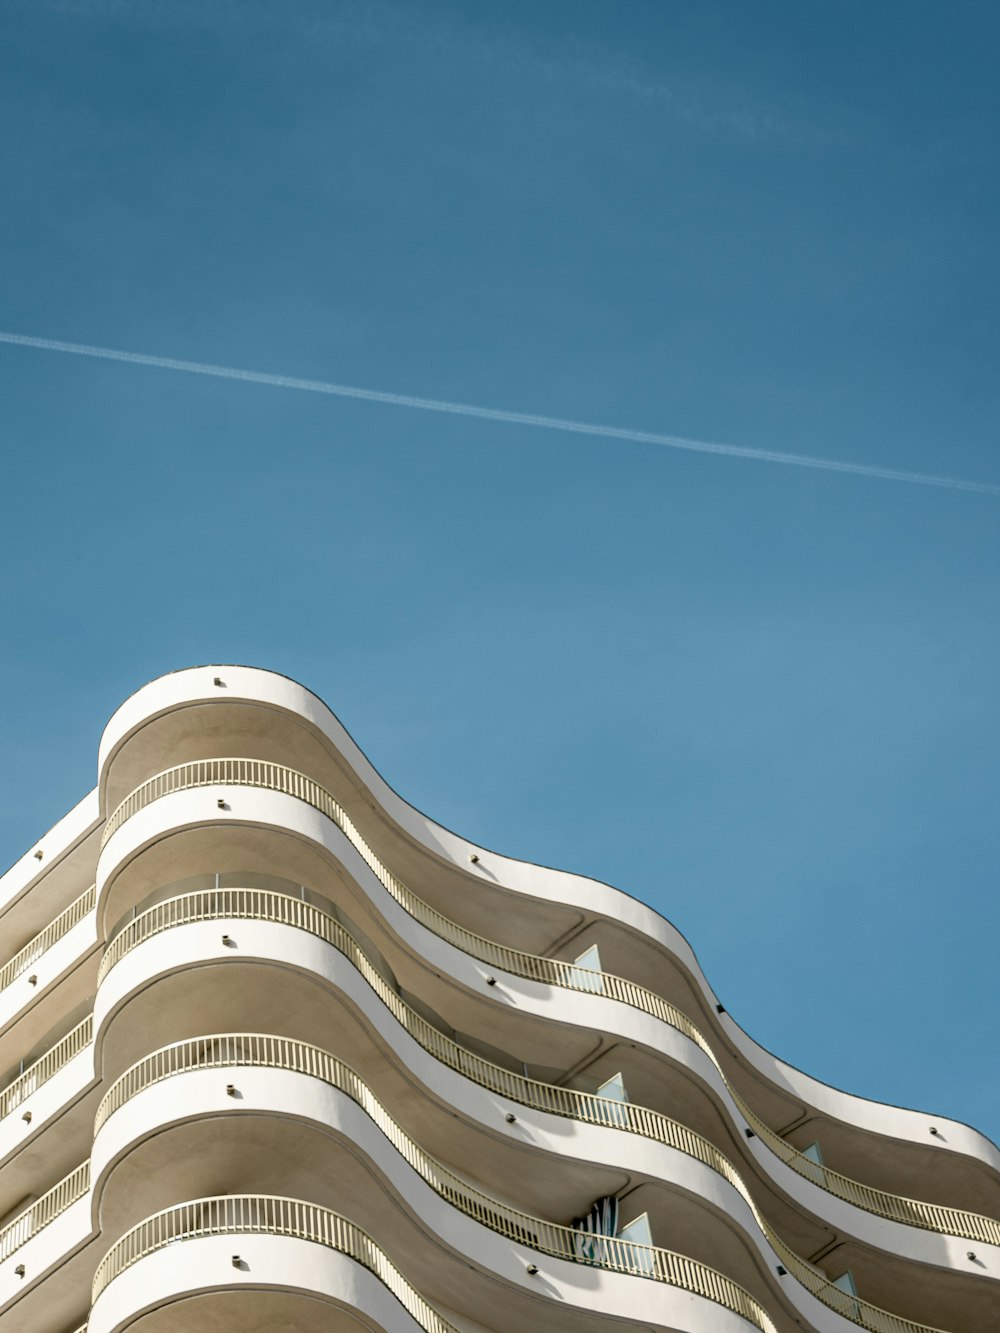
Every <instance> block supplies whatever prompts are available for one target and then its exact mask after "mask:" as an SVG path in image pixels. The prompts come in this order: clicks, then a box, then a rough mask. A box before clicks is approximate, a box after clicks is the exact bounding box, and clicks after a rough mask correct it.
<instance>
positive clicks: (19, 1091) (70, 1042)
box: [0, 1014, 94, 1120]
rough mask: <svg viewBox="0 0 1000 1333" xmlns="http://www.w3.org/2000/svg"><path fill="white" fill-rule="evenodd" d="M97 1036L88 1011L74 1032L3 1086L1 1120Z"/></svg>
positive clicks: (0, 1099)
mask: <svg viewBox="0 0 1000 1333" xmlns="http://www.w3.org/2000/svg"><path fill="white" fill-rule="evenodd" d="M93 1039H94V1016H93V1014H88V1015H87V1017H86V1018H85V1019H84V1020H83V1022H82V1023H78V1024H77V1025H76V1027H75V1028H73V1030H72V1031H71V1032H67V1033H66V1035H65V1037H63V1038H61V1040H59V1041H57V1042H56V1044H55V1045H54V1046H50V1047H49V1049H48V1050H47V1051H46V1052H45V1054H44V1055H41V1056H39V1058H38V1059H37V1060H36V1061H35V1062H34V1064H30V1065H29V1066H28V1068H27V1069H25V1070H24V1071H23V1072H22V1073H20V1074H18V1076H17V1078H15V1079H14V1081H13V1082H12V1083H8V1084H7V1086H6V1087H5V1088H4V1089H2V1090H0V1120H2V1119H3V1117H4V1116H5V1115H10V1113H11V1111H13V1110H14V1109H15V1107H18V1106H20V1105H21V1103H22V1102H23V1101H25V1100H26V1099H27V1098H28V1097H30V1096H31V1094H32V1093H33V1092H34V1091H35V1090H36V1088H40V1087H41V1086H42V1084H43V1083H46V1082H47V1081H48V1080H49V1079H50V1078H51V1077H52V1075H53V1074H56V1073H58V1071H59V1070H60V1069H62V1067H63V1065H68V1064H69V1062H70V1060H72V1059H74V1058H75V1057H76V1056H78V1055H79V1054H80V1052H81V1051H83V1050H86V1048H87V1047H88V1046H89V1045H90V1043H91V1042H92V1041H93Z"/></svg>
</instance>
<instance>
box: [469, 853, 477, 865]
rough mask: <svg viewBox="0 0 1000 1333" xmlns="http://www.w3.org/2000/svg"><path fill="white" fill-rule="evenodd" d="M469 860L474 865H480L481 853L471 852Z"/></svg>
mask: <svg viewBox="0 0 1000 1333" xmlns="http://www.w3.org/2000/svg"><path fill="white" fill-rule="evenodd" d="M469 860H470V861H471V862H472V864H473V865H478V863H479V853H478V852H470V853H469Z"/></svg>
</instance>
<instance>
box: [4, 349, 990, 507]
mask: <svg viewBox="0 0 1000 1333" xmlns="http://www.w3.org/2000/svg"><path fill="white" fill-rule="evenodd" d="M0 343H10V344H12V345H13V346H15V347H34V348H37V349H39V350H41V351H46V352H65V353H70V354H71V355H73V356H86V357H94V358H97V359H98V360H102V361H121V362H124V363H125V364H127V365H134V366H152V367H154V368H156V369H158V370H177V371H183V372H184V373H186V374H188V375H208V376H212V377H214V378H215V379H225V380H239V381H242V382H244V383H247V384H264V385H268V386H270V387H271V388H275V389H298V390H299V391H300V392H305V393H325V394H332V395H334V396H336V397H338V398H356V399H360V400H361V401H363V402H368V403H385V404H388V405H389V406H391V407H410V408H417V409H418V410H420V411H422V412H445V413H449V414H451V415H452V416H460V417H478V418H480V419H481V420H484V421H500V422H504V423H506V424H507V425H513V426H535V427H538V428H539V429H541V430H558V431H564V432H566V433H568V434H571V435H591V436H595V437H597V438H600V439H607V440H627V441H629V442H630V443H633V444H654V445H659V446H660V447H662V448H666V449H685V450H688V451H689V452H691V453H697V454H719V455H722V456H724V457H727V458H745V459H750V460H752V461H755V462H758V463H784V464H786V465H787V466H791V467H808V468H817V469H820V470H822V471H824V472H841V473H845V474H847V475H850V476H855V477H874V478H877V479H879V480H881V481H905V482H909V483H910V484H912V485H916V486H937V487H942V488H945V489H947V490H953V491H974V492H977V493H978V494H980V495H1000V485H991V484H990V483H989V482H982V481H966V480H964V479H963V478H961V477H938V476H932V475H930V474H928V473H925V472H906V471H902V470H900V469H898V468H888V467H876V466H874V465H872V464H869V463H851V462H843V461H840V460H839V459H833V458H817V457H815V456H813V455H811V454H789V453H781V452H779V451H777V450H774V449H754V448H751V447H749V446H747V445H739V444H719V443H716V442H713V441H711V440H695V439H690V438H688V437H687V436H683V435H666V434H661V433H659V432H656V431H645V430H631V429H629V428H628V427H625V426H603V425H600V424H598V423H596V422H589V421H574V420H571V419H566V418H563V417H549V416H542V415H540V414H538V413H534V412H513V411H509V410H508V409H506V408H499V407H480V406H477V405H476V404H474V403H454V402H449V401H447V400H444V399H439V398H420V397H416V396H415V395H413V394H405V393H389V392H387V391H385V390H382V389H362V388H358V387H357V386H356V385H351V384H335V383H332V382H330V381H327V380H310V379H299V378H298V377H296V376H293V375H272V374H269V373H267V372H265V371H261V370H240V369H238V368H236V367H233V366H216V365H212V364H211V363H209V362H204V361H181V360H178V359H176V358H175V357H169V356H153V355H151V354H149V353H147V352H126V351H122V350H120V349H118V348H114V347H95V346H91V345H90V344H88V343H73V342H63V341H61V340H59V339H56V338H34V337H31V336H29V335H28V334H24V333H7V332H3V331H2V330H0Z"/></svg>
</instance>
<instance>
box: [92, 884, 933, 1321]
mask: <svg viewBox="0 0 1000 1333" xmlns="http://www.w3.org/2000/svg"><path fill="white" fill-rule="evenodd" d="M240 919H253V920H270V921H274V922H275V923H277V924H280V925H284V926H293V927H295V928H297V929H299V930H304V931H306V932H308V933H309V934H312V935H314V936H317V937H319V938H320V939H322V940H324V941H325V942H326V943H328V944H331V945H332V946H333V947H334V948H335V949H336V950H337V951H338V952H339V953H341V954H343V955H344V956H345V957H346V958H347V959H348V961H349V962H350V963H351V964H352V965H353V967H354V968H355V969H356V970H357V972H358V973H360V974H361V977H362V978H363V979H364V981H365V982H366V983H367V985H368V987H369V988H370V989H371V991H373V992H374V993H375V995H376V996H377V997H378V999H379V1000H380V1001H381V1002H382V1004H383V1006H384V1007H385V1008H386V1009H387V1010H388V1011H389V1012H390V1014H391V1015H392V1016H393V1017H394V1018H395V1019H396V1021H397V1022H398V1023H399V1025H400V1026H401V1027H402V1029H403V1030H404V1031H405V1032H406V1033H408V1034H409V1036H410V1037H412V1038H413V1040H414V1041H415V1042H416V1043H417V1044H418V1045H419V1046H421V1047H422V1048H423V1049H424V1050H425V1051H426V1052H427V1053H428V1054H430V1055H431V1056H433V1057H434V1058H435V1059H436V1060H438V1061H440V1062H441V1063H442V1064H444V1065H445V1066H447V1067H448V1068H450V1069H452V1070H454V1071H455V1072H457V1073H458V1074H460V1075H462V1076H463V1077H465V1078H468V1079H470V1080H471V1081H472V1082H474V1083H476V1084H478V1085H479V1086H480V1087H483V1088H486V1089H488V1090H489V1091H491V1092H494V1093H497V1094H499V1095H501V1096H502V1097H504V1098H506V1099H509V1100H510V1101H513V1102H516V1103H521V1104H522V1105H526V1106H530V1107H532V1108H534V1109H536V1110H539V1111H541V1112H543V1113H546V1114H549V1115H555V1116H560V1117H563V1118H566V1119H572V1120H576V1121H580V1122H583V1123H585V1124H591V1125H597V1126H600V1127H602V1128H606V1129H614V1130H621V1131H625V1132H628V1133H632V1134H636V1135H641V1136H643V1137H645V1138H648V1139H651V1140H653V1141H654V1142H657V1143H659V1144H662V1145H664V1146H666V1147H669V1148H672V1149H674V1150H676V1151H678V1152H681V1153H684V1154H686V1155H687V1156H689V1157H692V1158H694V1159H695V1160H696V1161H698V1162H700V1163H702V1164H703V1165H705V1166H707V1167H709V1168H710V1169H711V1170H712V1171H714V1172H716V1173H717V1174H718V1175H720V1176H721V1177H722V1178H723V1179H724V1180H726V1181H727V1182H728V1183H729V1184H730V1185H731V1186H732V1187H733V1188H734V1189H735V1190H736V1191H737V1192H738V1193H739V1194H740V1196H741V1197H742V1198H743V1200H744V1202H745V1203H746V1205H747V1207H748V1208H749V1210H750V1212H751V1214H752V1215H753V1218H754V1220H755V1221H756V1223H757V1226H758V1228H759V1230H760V1233H761V1234H762V1235H763V1237H764V1238H765V1239H766V1241H767V1243H768V1244H769V1246H770V1248H771V1250H772V1251H773V1253H774V1255H775V1256H777V1258H778V1260H779V1261H780V1263H781V1264H782V1265H783V1266H784V1267H785V1268H786V1269H787V1270H788V1272H789V1273H791V1274H792V1275H793V1277H794V1278H795V1279H796V1280H797V1281H798V1282H800V1283H801V1284H802V1286H803V1287H804V1288H805V1289H806V1290H807V1291H808V1292H809V1293H810V1294H811V1295H812V1296H814V1297H816V1298H817V1299H818V1300H819V1301H821V1302H822V1303H823V1304H824V1305H826V1306H827V1307H828V1308H829V1309H831V1310H833V1311H835V1312H836V1313H838V1314H842V1315H843V1316H844V1317H845V1318H847V1319H849V1320H850V1321H851V1322H853V1323H855V1324H860V1326H861V1327H865V1328H875V1329H878V1330H886V1331H890V1330H891V1333H925V1330H926V1329H927V1328H928V1327H929V1326H927V1325H924V1324H921V1323H918V1322H915V1321H913V1320H910V1319H907V1318H903V1317H900V1316H897V1315H894V1314H891V1313H889V1312H887V1311H884V1310H882V1309H880V1308H879V1307H877V1306H874V1305H872V1304H870V1303H868V1302H866V1301H863V1300H861V1299H859V1298H854V1297H851V1298H850V1299H849V1300H846V1299H845V1296H844V1293H843V1292H842V1291H840V1290H839V1289H838V1288H835V1287H834V1286H833V1285H832V1283H831V1282H830V1281H829V1279H827V1278H826V1276H825V1275H824V1274H822V1273H821V1272H819V1271H818V1270H816V1269H815V1268H813V1267H812V1266H811V1265H809V1264H807V1263H806V1262H805V1261H803V1260H802V1259H800V1258H799V1257H798V1256H797V1255H796V1254H794V1253H793V1252H792V1251H791V1250H790V1249H789V1247H788V1246H787V1245H786V1244H785V1243H784V1242H783V1241H782V1239H781V1238H780V1236H778V1235H777V1234H776V1233H775V1232H774V1230H773V1228H772V1227H770V1226H769V1225H768V1223H767V1221H766V1220H765V1218H764V1217H763V1216H762V1214H761V1213H760V1210H759V1209H758V1207H757V1205H756V1203H755V1201H754V1199H753V1196H752V1194H751V1192H750V1190H749V1189H748V1187H747V1185H746V1184H745V1182H744V1180H743V1178H742V1177H741V1175H740V1173H739V1172H738V1171H737V1169H736V1168H735V1167H734V1166H733V1165H732V1163H731V1162H730V1161H729V1160H728V1158H726V1157H725V1155H724V1154H723V1153H722V1152H721V1151H720V1150H719V1149H718V1148H716V1147H715V1145H714V1144H712V1143H711V1142H709V1141H708V1140H707V1139H705V1138H703V1137H702V1136H700V1135H698V1134H696V1133H694V1132H693V1131H692V1130H690V1129H688V1128H687V1127H686V1126H684V1125H682V1124H680V1123H678V1122H677V1121H674V1120H671V1119H669V1118H668V1117H667V1116H664V1115H662V1114H661V1113H659V1112H656V1111H652V1110H649V1109H647V1108H644V1107H641V1106H638V1105H635V1104H633V1103H619V1102H608V1101H607V1100H606V1099H604V1098H601V1097H599V1096H597V1095H594V1094H588V1093H584V1092H579V1091H576V1090H573V1089H569V1088H563V1087H557V1086H554V1085H552V1084H547V1083H542V1082H540V1081H538V1080H534V1079H530V1078H527V1077H525V1076H524V1075H521V1074H517V1073H514V1072H513V1071H511V1070H509V1069H504V1068H503V1067H501V1066H498V1065H496V1064H494V1063H492V1062H491V1061H489V1060H486V1059H485V1058H483V1057H482V1056H479V1055H476V1054H474V1053H473V1052H470V1051H468V1050H467V1049H466V1048H465V1047H463V1046H461V1045H460V1044H459V1043H458V1042H456V1041H454V1040H452V1039H451V1038H449V1037H448V1036H446V1035H445V1034H444V1033H442V1032H440V1031H439V1030H438V1029H437V1028H435V1027H434V1026H433V1025H432V1024H431V1023H430V1022H428V1020H427V1019H426V1018H424V1017H423V1016H422V1015H420V1014H418V1013H416V1011H414V1010H413V1009H412V1008H411V1007H410V1006H409V1005H407V1004H406V1002H405V1001H404V1000H403V999H402V998H401V997H400V996H399V995H398V994H397V993H396V992H395V990H394V989H393V988H392V986H391V985H390V984H389V983H388V982H387V981H386V980H385V978H384V977H383V976H382V975H381V973H380V972H379V971H377V969H376V968H375V967H374V966H373V965H372V963H371V962H370V960H369V959H368V958H367V956H366V955H365V953H364V952H363V951H362V950H361V948H360V946H359V945H358V944H357V942H356V941H355V940H354V939H353V938H352V937H351V935H350V934H349V932H348V931H347V930H346V928H345V927H344V926H342V925H341V924H340V923H339V922H338V921H336V920H335V919H334V918H332V917H330V916H328V915H327V914H326V913H324V912H322V911H320V909H318V908H317V907H315V906H314V905H312V904H310V903H306V902H303V901H302V900H300V899H296V898H290V897H287V896H285V895H282V894H276V893H273V892H271V891H268V890H261V889H220V890H209V891H203V892H198V893H192V894H187V895H183V896H181V897H178V898H173V899H168V900H166V901H164V902H161V903H157V904H155V905H154V906H152V907H150V908H148V909H146V911H144V912H143V913H141V914H140V915H139V916H138V917H136V918H135V919H134V920H133V921H131V922H129V923H128V925H127V926H125V927H124V929H123V930H122V931H121V932H120V933H119V934H118V935H117V936H116V937H115V939H114V940H112V942H111V944H110V945H109V947H108V950H107V953H106V955H105V958H104V960H103V962H102V965H101V977H102V979H104V978H106V977H107V976H108V974H109V973H110V972H111V971H112V969H113V968H114V967H115V966H116V965H117V964H118V963H119V962H120V961H122V960H123V959H124V958H125V957H127V955H128V954H129V953H131V952H132V950H134V949H136V948H138V947H139V946H140V945H141V944H142V943H143V942H144V941H146V940H148V939H151V938H152V937H153V936H155V935H157V934H159V933H160V932H161V931H166V930H169V929H171V928H173V927H180V926H184V925H187V924H190V923H193V922H199V921H214V920H225V921H230V920H240ZM227 1040H228V1039H227ZM232 1041H233V1042H234V1043H235V1046H234V1047H233V1049H232V1050H231V1052H230V1053H229V1054H228V1055H227V1054H226V1053H225V1051H224V1050H223V1052H222V1054H221V1055H213V1056H211V1057H210V1058H209V1059H208V1060H206V1061H205V1064H204V1066H202V1065H200V1064H199V1065H197V1066H196V1067H210V1066H211V1065H212V1064H213V1063H215V1061H216V1060H221V1062H222V1063H229V1062H231V1063H234V1064H239V1063H243V1064H250V1065H252V1064H255V1063H264V1064H270V1063H271V1062H272V1061H274V1060H275V1059H276V1056H275V1052H278V1053H280V1052H286V1053H287V1052H294V1053H295V1054H294V1055H286V1056H284V1057H283V1058H287V1059H293V1060H295V1061H296V1062H298V1063H301V1064H302V1070H301V1072H306V1073H315V1070H314V1069H312V1068H310V1067H309V1066H308V1061H309V1060H315V1059H325V1060H332V1057H329V1056H326V1055H325V1053H323V1052H318V1053H317V1048H315V1047H310V1046H308V1044H305V1043H301V1042H295V1041H291V1040H290V1039H286V1038H274V1037H261V1036H257V1035H254V1034H248V1035H245V1036H241V1035H237V1036H235V1037H232ZM205 1043H206V1038H205V1037H204V1036H202V1037H201V1038H197V1039H193V1040H191V1041H188V1042H181V1043H177V1044H175V1045H174V1046H171V1047H166V1048H164V1049H163V1050H161V1051H159V1052H156V1053H155V1054H154V1055H152V1056H149V1057H147V1058H145V1059H143V1060H140V1061H138V1062H137V1063H136V1064H135V1065H134V1066H133V1067H132V1068H131V1069H130V1070H127V1071H126V1072H125V1074H123V1075H122V1076H121V1078H120V1079H119V1080H117V1081H116V1083H115V1084H114V1085H113V1087H112V1088H111V1089H110V1090H109V1092H108V1094H107V1096H106V1097H105V1100H104V1102H102V1104H101V1108H100V1109H99V1111H98V1127H100V1126H102V1125H103V1124H104V1123H105V1122H106V1120H107V1118H108V1117H109V1116H110V1115H111V1114H112V1112H113V1110H114V1109H117V1108H118V1107H119V1106H121V1105H123V1104H124V1103H125V1101H127V1100H128V1099H129V1098H130V1097H131V1096H133V1095H135V1093H136V1092H137V1091H138V1090H139V1087H140V1086H149V1085H150V1084H151V1083H154V1082H157V1081H159V1080H160V1079H161V1078H165V1077H169V1076H170V1075H171V1074H172V1073H175V1072H178V1069H179V1066H184V1065H185V1062H186V1061H188V1060H192V1059H193V1060H196V1061H201V1060H204V1056H203V1055H199V1054H198V1052H199V1050H200V1051H201V1052H204V1049H205ZM269 1043H273V1045H269ZM246 1052H249V1057H248V1058H247V1059H242V1060H241V1058H240V1057H241V1055H242V1054H243V1053H246ZM301 1052H305V1054H299V1053H301ZM290 1067H296V1065H292V1066H290ZM354 1077H356V1076H354ZM521 1216H525V1215H521ZM518 1234H519V1236H520V1238H521V1239H523V1232H519V1233H518ZM852 1312H854V1313H852ZM866 1319H868V1320H869V1322H865V1320H866Z"/></svg>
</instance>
